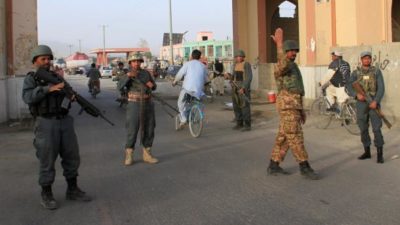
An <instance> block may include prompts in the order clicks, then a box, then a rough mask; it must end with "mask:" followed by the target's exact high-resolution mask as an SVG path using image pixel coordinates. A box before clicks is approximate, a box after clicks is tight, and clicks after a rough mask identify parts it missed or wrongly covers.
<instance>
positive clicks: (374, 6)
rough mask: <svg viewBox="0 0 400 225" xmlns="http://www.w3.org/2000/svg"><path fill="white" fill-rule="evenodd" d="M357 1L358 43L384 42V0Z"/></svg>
mask: <svg viewBox="0 0 400 225" xmlns="http://www.w3.org/2000/svg"><path fill="white" fill-rule="evenodd" d="M356 1H357V34H358V36H357V44H379V43H382V42H384V36H383V34H384V27H383V26H382V24H383V7H382V6H383V1H382V0H381V1H376V0H356Z"/></svg>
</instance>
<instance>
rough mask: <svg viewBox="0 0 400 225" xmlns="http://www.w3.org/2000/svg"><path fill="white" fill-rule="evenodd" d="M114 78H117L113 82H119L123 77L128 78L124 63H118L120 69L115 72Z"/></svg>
mask: <svg viewBox="0 0 400 225" xmlns="http://www.w3.org/2000/svg"><path fill="white" fill-rule="evenodd" d="M113 76H115V77H114V78H113V81H119V80H120V79H121V78H122V77H124V76H126V71H125V70H124V63H123V62H119V63H118V67H117V68H116V69H115V70H114V71H113Z"/></svg>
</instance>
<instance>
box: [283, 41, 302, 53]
mask: <svg viewBox="0 0 400 225" xmlns="http://www.w3.org/2000/svg"><path fill="white" fill-rule="evenodd" d="M290 50H296V51H297V52H298V51H299V44H297V42H296V41H294V40H286V41H285V42H283V51H284V52H287V51H290Z"/></svg>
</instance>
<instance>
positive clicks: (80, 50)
mask: <svg viewBox="0 0 400 225" xmlns="http://www.w3.org/2000/svg"><path fill="white" fill-rule="evenodd" d="M78 41H79V52H82V45H81V42H82V40H81V39H78Z"/></svg>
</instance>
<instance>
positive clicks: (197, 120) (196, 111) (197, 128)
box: [189, 105, 203, 138]
mask: <svg viewBox="0 0 400 225" xmlns="http://www.w3.org/2000/svg"><path fill="white" fill-rule="evenodd" d="M189 130H190V134H191V135H192V136H193V137H195V138H197V137H199V136H200V134H201V131H202V130H203V112H202V111H201V109H200V107H199V106H198V105H193V106H192V108H191V109H190V113H189Z"/></svg>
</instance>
